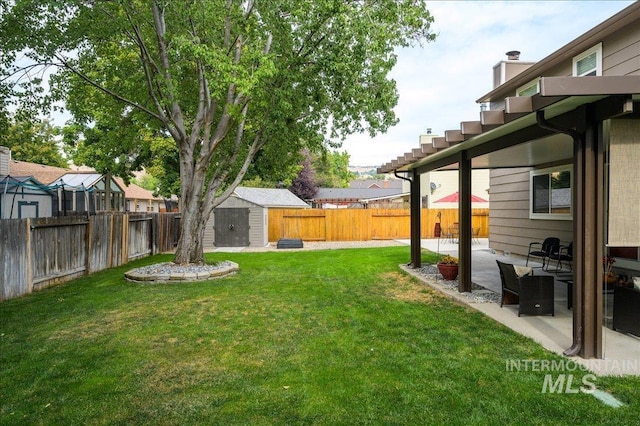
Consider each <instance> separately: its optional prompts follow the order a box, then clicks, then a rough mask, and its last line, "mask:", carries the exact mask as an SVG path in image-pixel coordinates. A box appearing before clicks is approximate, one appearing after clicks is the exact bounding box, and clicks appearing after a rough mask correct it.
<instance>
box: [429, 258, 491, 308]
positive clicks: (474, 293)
mask: <svg viewBox="0 0 640 426" xmlns="http://www.w3.org/2000/svg"><path fill="white" fill-rule="evenodd" d="M418 273H419V274H420V275H422V276H424V277H425V278H428V279H430V280H435V281H436V283H437V284H438V285H440V286H442V287H444V288H447V289H449V290H455V291H457V290H458V280H457V279H455V280H453V281H448V280H445V279H442V277H441V276H440V272H438V267H437V266H436V265H425V266H423V267H422V268H420V269H418ZM460 294H461V295H464V296H465V297H466V298H468V299H469V301H470V302H472V303H500V295H499V294H497V293H494V292H493V291H491V290H488V289H486V288H484V287H482V286H480V285H478V284H475V283H472V284H471V293H460Z"/></svg>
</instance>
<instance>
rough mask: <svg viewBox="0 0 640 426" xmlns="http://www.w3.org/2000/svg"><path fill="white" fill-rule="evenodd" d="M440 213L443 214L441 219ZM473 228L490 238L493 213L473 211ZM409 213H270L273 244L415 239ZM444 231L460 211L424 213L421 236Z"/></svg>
mask: <svg viewBox="0 0 640 426" xmlns="http://www.w3.org/2000/svg"><path fill="white" fill-rule="evenodd" d="M438 213H440V214H441V217H440V219H438V217H437V215H438ZM471 214H472V228H480V232H479V234H478V236H479V237H487V236H488V235H489V209H472V213H471ZM410 219H411V213H410V211H409V210H408V209H326V210H322V209H305V210H302V209H269V241H277V240H279V239H280V238H301V239H302V240H304V241H367V240H392V239H397V238H410V237H411V223H410ZM437 222H440V224H441V228H442V230H443V231H444V230H446V229H447V228H448V227H450V226H451V225H453V224H454V223H456V222H458V210H457V209H441V210H436V209H422V213H421V236H422V238H434V228H435V224H436V223H437Z"/></svg>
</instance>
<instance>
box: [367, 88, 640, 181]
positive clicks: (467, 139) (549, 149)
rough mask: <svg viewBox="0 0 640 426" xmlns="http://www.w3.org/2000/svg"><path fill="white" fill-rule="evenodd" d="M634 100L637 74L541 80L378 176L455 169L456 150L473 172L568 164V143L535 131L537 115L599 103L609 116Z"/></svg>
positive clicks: (388, 166) (626, 109)
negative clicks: (535, 88) (528, 92)
mask: <svg viewBox="0 0 640 426" xmlns="http://www.w3.org/2000/svg"><path fill="white" fill-rule="evenodd" d="M634 100H635V101H638V100H640V76H599V77H542V78H541V79H540V93H538V94H536V95H533V96H520V97H508V98H506V99H505V108H504V109H500V110H488V111H482V112H480V120H479V121H463V122H461V123H460V129H459V130H447V131H445V136H444V137H437V138H433V142H432V144H431V145H427V144H424V145H422V146H421V147H420V148H417V149H413V150H412V151H411V152H408V153H405V154H404V155H401V156H399V157H398V158H396V159H395V160H392V161H390V162H388V163H386V164H384V165H382V166H381V167H379V168H378V173H390V172H393V171H399V172H402V171H405V172H407V171H410V170H413V169H419V170H418V172H419V173H422V172H426V171H430V170H435V169H457V168H458V167H457V154H458V153H460V152H462V151H467V152H468V153H469V155H470V157H471V164H472V167H473V168H497V167H519V166H525V165H527V166H531V165H537V164H544V163H548V162H550V161H558V160H569V159H570V158H572V156H573V141H572V140H571V138H569V137H568V136H566V135H558V134H555V133H554V132H552V131H550V130H546V129H543V128H541V127H539V126H538V125H537V115H538V112H543V113H544V118H545V119H547V120H548V119H552V118H554V117H558V116H561V115H563V114H567V113H570V112H571V111H574V110H575V109H576V108H578V107H580V106H582V105H586V104H593V103H597V102H600V103H601V104H602V106H603V107H604V108H607V109H611V111H610V114H611V115H618V114H620V115H622V114H625V113H631V112H632V111H633V105H632V102H633V101H634ZM616 113H617V114H616ZM515 134H520V137H514V135H515ZM487 144H491V146H490V147H489V146H487Z"/></svg>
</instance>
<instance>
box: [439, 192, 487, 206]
mask: <svg viewBox="0 0 640 426" xmlns="http://www.w3.org/2000/svg"><path fill="white" fill-rule="evenodd" d="M459 199H460V193H459V192H458V191H456V192H454V193H453V194H449V195H447V196H446V197H443V198H440V199H439V200H436V201H434V203H457V202H458V200H459ZM471 202H472V203H488V202H489V200H485V199H484V198H480V197H478V196H477V195H473V194H471Z"/></svg>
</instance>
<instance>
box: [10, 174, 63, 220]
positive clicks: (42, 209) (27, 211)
mask: <svg viewBox="0 0 640 426" xmlns="http://www.w3.org/2000/svg"><path fill="white" fill-rule="evenodd" d="M43 187H44V185H42V183H41V182H38V181H37V180H36V179H35V178H33V177H31V176H27V177H12V176H3V177H0V219H24V218H27V217H32V218H35V217H50V216H52V215H53V214H52V208H53V199H54V197H53V193H52V192H51V191H48V190H46V189H43Z"/></svg>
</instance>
